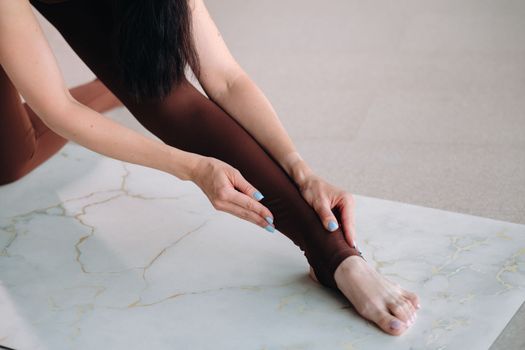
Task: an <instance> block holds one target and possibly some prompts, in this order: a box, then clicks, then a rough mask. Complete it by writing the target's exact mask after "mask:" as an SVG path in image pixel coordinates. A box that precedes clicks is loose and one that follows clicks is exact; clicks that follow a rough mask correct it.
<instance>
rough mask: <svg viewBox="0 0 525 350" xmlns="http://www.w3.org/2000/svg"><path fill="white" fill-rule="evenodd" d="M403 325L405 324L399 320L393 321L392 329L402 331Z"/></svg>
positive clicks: (391, 323) (391, 322)
mask: <svg viewBox="0 0 525 350" xmlns="http://www.w3.org/2000/svg"><path fill="white" fill-rule="evenodd" d="M402 325H403V324H402V323H401V321H399V320H396V319H393V320H392V321H390V328H392V329H400V328H401V326H402Z"/></svg>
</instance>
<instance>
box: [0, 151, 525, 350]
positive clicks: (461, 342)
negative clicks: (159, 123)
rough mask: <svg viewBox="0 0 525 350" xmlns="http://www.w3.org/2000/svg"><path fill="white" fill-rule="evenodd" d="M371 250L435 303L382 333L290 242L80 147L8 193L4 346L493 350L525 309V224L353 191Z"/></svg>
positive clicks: (0, 317)
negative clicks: (316, 277) (397, 332)
mask: <svg viewBox="0 0 525 350" xmlns="http://www.w3.org/2000/svg"><path fill="white" fill-rule="evenodd" d="M355 198H356V201H357V208H356V217H357V231H358V238H359V242H360V247H361V249H362V251H363V253H364V256H365V257H366V258H367V260H368V262H369V263H370V264H373V266H374V267H376V268H377V269H378V270H379V271H380V272H381V273H383V274H385V275H387V276H388V277H389V278H391V279H392V280H394V281H396V282H398V283H400V284H401V285H402V286H403V287H405V288H406V289H409V290H412V291H414V292H416V293H417V294H418V295H419V296H420V298H421V304H422V309H421V310H420V311H419V312H418V319H417V321H416V323H415V325H413V326H412V327H411V329H409V330H408V331H407V332H405V333H404V334H403V335H402V336H399V337H394V336H390V335H387V334H385V333H383V332H382V331H381V330H379V328H377V327H376V326H375V325H374V324H372V323H370V322H368V321H366V320H364V319H363V318H361V317H360V316H359V315H357V314H356V313H355V311H354V310H353V309H352V308H351V307H349V306H348V302H347V301H346V300H344V299H342V298H340V297H339V296H337V295H336V294H335V293H333V292H332V291H330V290H327V289H325V288H322V287H319V286H318V285H316V284H315V283H314V282H312V281H311V280H310V279H309V278H308V276H307V271H308V265H307V262H306V259H305V258H304V256H303V255H302V253H301V252H300V250H299V249H298V248H297V247H296V246H295V245H293V243H292V242H291V241H290V240H289V239H288V238H287V237H286V236H284V235H282V234H280V233H278V232H276V233H275V234H271V233H268V232H267V231H265V230H263V229H262V228H259V227H257V226H255V225H253V224H251V223H249V222H246V221H243V220H241V219H238V218H236V217H234V216H232V215H229V214H226V213H223V212H219V211H216V210H214V209H213V207H212V206H211V204H210V203H209V202H208V201H207V199H206V197H205V195H204V194H203V193H202V192H201V191H200V189H199V188H198V187H197V186H196V185H194V184H193V183H191V182H184V181H180V180H178V179H175V178H173V177H171V176H170V175H168V174H166V173H163V172H160V171H156V170H153V169H149V168H145V167H141V166H137V165H134V164H129V163H123V162H120V161H117V160H114V159H110V158H106V157H102V156H100V155H98V154H96V153H94V152H91V151H89V150H87V149H85V148H83V147H80V146H78V145H76V144H74V143H72V142H70V143H68V144H67V145H66V146H65V147H64V148H63V149H62V150H61V152H60V153H59V154H57V155H55V156H54V157H53V158H52V159H50V160H49V161H48V162H46V163H44V164H43V165H42V166H41V167H39V168H38V169H36V170H35V171H33V172H32V173H30V174H29V175H27V176H26V177H25V178H23V179H21V180H19V181H18V182H16V183H14V184H10V185H6V186H2V187H0V344H2V345H6V346H10V347H13V348H15V349H17V350H22V349H53V350H56V349H98V348H104V349H145V348H146V349H258V350H270V349H290V350H291V349H341V350H349V349H409V348H411V349H460V348H461V349H464V348H468V349H487V348H488V347H489V346H490V344H491V343H492V342H493V341H494V340H495V339H496V337H497V336H498V334H499V333H500V332H501V330H502V329H503V328H504V327H505V325H506V324H507V322H508V321H509V320H510V319H511V317H512V316H513V314H514V313H515V312H516V310H517V309H518V308H519V306H520V305H521V303H522V302H523V301H524V300H525V226H524V225H517V224H512V223H507V222H502V221H496V220H491V219H485V218H481V217H475V216H469V215H463V214H457V213H452V212H446V211H441V210H436V209H430V208H424V207H418V206H414V205H409V204H404V203H398V202H392V201H386V200H381V199H375V198H370V197H364V196H357V195H356V196H355Z"/></svg>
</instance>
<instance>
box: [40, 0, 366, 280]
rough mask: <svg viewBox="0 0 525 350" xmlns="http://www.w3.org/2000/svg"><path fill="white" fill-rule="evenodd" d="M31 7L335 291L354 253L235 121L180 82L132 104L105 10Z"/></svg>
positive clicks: (86, 5) (76, 2)
mask: <svg viewBox="0 0 525 350" xmlns="http://www.w3.org/2000/svg"><path fill="white" fill-rule="evenodd" d="M32 3H33V4H34V5H36V6H35V7H36V8H37V9H38V10H39V11H40V12H41V13H42V14H43V15H44V16H45V17H46V18H47V19H48V20H49V21H50V22H51V23H52V24H53V25H54V26H55V27H56V28H57V29H58V30H59V31H60V33H61V34H62V35H63V36H64V38H65V39H66V41H67V42H68V43H69V45H71V47H72V48H73V50H75V51H76V53H77V54H78V55H79V57H80V58H81V59H82V60H83V61H84V62H85V63H86V64H87V65H88V67H89V68H90V69H91V70H92V71H93V72H94V73H95V75H97V77H99V78H100V79H101V80H102V81H103V82H104V84H105V85H106V86H107V87H108V88H109V89H110V90H111V91H112V92H113V93H114V94H115V95H116V96H117V97H118V98H119V99H120V100H121V101H122V102H123V104H124V105H125V106H126V107H127V108H128V109H129V111H130V112H131V113H132V114H133V116H134V117H135V118H137V120H138V121H139V122H140V123H141V124H142V125H143V126H144V127H145V128H147V129H148V130H149V131H151V132H152V133H153V134H155V135H156V136H157V137H159V138H160V139H161V140H162V141H164V142H165V143H167V144H169V145H171V146H173V147H177V148H179V149H182V150H185V151H188V152H192V153H198V154H201V155H206V156H211V157H215V158H218V159H221V160H222V161H225V162H227V163H228V164H230V165H232V166H233V167H235V168H237V169H238V170H239V171H240V172H241V173H242V174H243V176H244V177H245V178H246V179H247V180H248V181H249V182H250V183H252V184H253V185H254V186H255V187H257V188H258V189H259V190H260V191H261V192H262V193H263V194H264V196H265V198H263V199H262V200H261V202H262V203H263V204H264V205H266V206H267V207H268V208H269V209H270V211H271V212H272V213H273V215H274V224H275V227H276V229H277V230H278V231H280V232H281V233H283V234H285V235H286V236H287V237H288V238H290V239H291V240H292V241H293V242H294V243H295V244H296V245H297V246H298V247H299V248H300V249H301V250H302V251H303V252H304V255H305V257H306V258H307V260H308V262H309V263H310V265H311V266H312V267H313V268H314V270H315V272H316V275H317V277H318V279H319V281H320V282H321V283H322V284H324V285H326V286H328V287H331V288H334V289H336V288H337V287H336V284H335V281H334V279H333V273H334V271H335V269H336V267H337V266H338V265H339V263H340V262H341V261H342V260H344V259H345V258H346V257H348V256H350V255H358V251H357V250H356V249H355V248H351V247H350V246H349V245H348V243H347V242H346V240H345V238H344V235H343V233H342V230H341V228H338V229H337V230H336V231H335V232H329V231H327V230H326V229H325V228H324V226H323V225H322V222H321V220H320V218H319V217H318V215H317V213H316V212H315V211H314V210H313V208H312V207H310V205H309V204H308V203H307V202H306V201H305V200H304V199H303V198H302V196H301V194H300V192H299V190H298V188H297V187H296V186H295V184H294V182H293V181H292V179H291V178H290V177H289V176H288V174H287V173H286V172H285V171H284V170H283V169H282V168H281V167H280V166H279V164H278V163H277V162H276V161H275V160H274V159H273V158H272V156H271V155H270V154H269V153H268V152H267V151H266V150H265V149H264V148H263V147H262V146H261V145H260V144H259V143H258V142H257V141H256V140H255V139H254V138H253V137H252V136H251V135H250V134H249V133H248V132H247V131H246V130H245V129H244V128H243V127H242V126H241V125H240V124H239V123H238V122H237V121H236V120H235V119H233V118H232V117H231V116H230V115H229V114H227V113H226V112H225V111H224V110H223V109H222V108H221V107H220V106H219V105H217V104H216V103H214V102H213V101H211V100H210V99H208V98H207V97H206V96H204V95H203V94H201V93H200V92H199V91H198V90H197V89H195V87H193V85H192V84H190V83H189V82H188V81H187V80H184V81H183V83H182V84H181V85H179V86H177V87H174V89H173V90H172V91H171V93H170V94H169V95H168V97H167V98H166V99H164V100H162V101H159V100H147V101H143V102H141V103H135V102H134V101H133V99H132V98H130V96H129V95H128V94H127V92H126V89H125V88H124V86H123V83H122V82H121V81H120V80H119V78H118V76H117V75H116V71H117V70H116V67H115V64H114V62H113V61H112V59H111V54H110V53H111V43H110V42H109V40H108V38H109V37H110V36H111V31H112V14H111V6H110V5H109V3H105V2H100V1H85V0H73V1H68V2H65V3H60V4H53V5H45V4H42V3H38V2H36V1H32ZM104 4H106V5H104Z"/></svg>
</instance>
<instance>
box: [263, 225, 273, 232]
mask: <svg viewBox="0 0 525 350" xmlns="http://www.w3.org/2000/svg"><path fill="white" fill-rule="evenodd" d="M265 229H266V231H269V232H274V231H275V229H274V228H273V226H272V225H268V226H266V227H265Z"/></svg>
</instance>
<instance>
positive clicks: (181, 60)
mask: <svg viewBox="0 0 525 350" xmlns="http://www.w3.org/2000/svg"><path fill="white" fill-rule="evenodd" d="M187 1H188V0H115V8H114V14H115V27H114V32H113V33H112V38H111V40H112V48H113V58H114V59H115V63H116V66H117V67H118V69H119V72H118V73H119V74H120V77H121V78H122V81H123V82H124V84H125V85H126V87H127V89H128V91H129V93H130V95H131V96H132V97H133V98H134V99H135V100H136V101H140V100H142V99H143V98H159V99H162V98H164V97H166V96H167V95H168V94H169V92H170V91H171V89H172V87H173V85H174V84H175V85H177V84H179V83H180V82H181V81H182V79H183V78H184V73H185V68H186V65H187V64H189V65H191V67H192V68H193V73H194V74H195V75H196V76H198V75H199V73H200V72H199V71H200V63H199V57H198V54H197V52H196V49H195V45H194V40H193V33H192V25H191V23H192V22H191V12H190V11H191V10H190V8H189V5H188V2H187Z"/></svg>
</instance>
